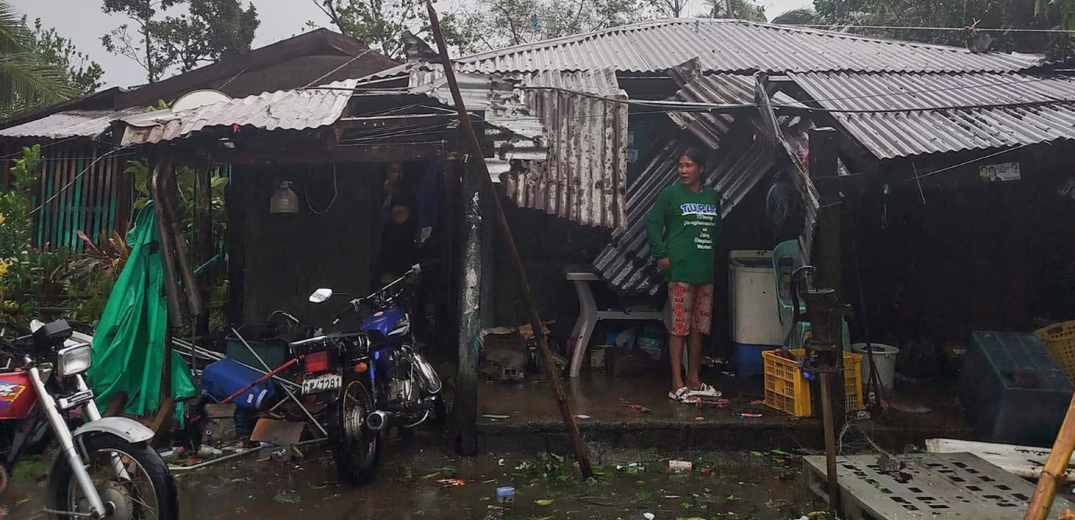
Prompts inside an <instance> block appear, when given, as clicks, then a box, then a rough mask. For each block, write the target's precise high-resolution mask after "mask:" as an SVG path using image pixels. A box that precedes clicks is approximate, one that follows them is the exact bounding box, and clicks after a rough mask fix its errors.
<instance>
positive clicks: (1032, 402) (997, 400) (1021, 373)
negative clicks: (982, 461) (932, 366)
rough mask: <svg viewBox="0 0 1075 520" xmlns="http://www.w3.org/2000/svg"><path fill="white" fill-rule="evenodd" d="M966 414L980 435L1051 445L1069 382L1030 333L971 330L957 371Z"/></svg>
mask: <svg viewBox="0 0 1075 520" xmlns="http://www.w3.org/2000/svg"><path fill="white" fill-rule="evenodd" d="M959 386H960V398H961V399H962V401H963V405H964V406H965V407H966V412H967V418H968V419H969V420H970V422H971V424H972V425H973V426H974V428H975V430H976V432H977V434H978V435H979V436H980V437H981V438H982V439H983V440H989V441H994V442H1003V443H1010V444H1023V445H1031V446H1052V443H1053V441H1054V440H1055V439H1056V433H1057V432H1058V431H1059V430H1060V424H1061V423H1062V422H1063V421H1064V414H1065V413H1066V412H1067V408H1068V404H1069V403H1070V402H1071V395H1072V386H1071V382H1070V381H1068V378H1067V376H1066V375H1064V372H1063V371H1062V370H1061V369H1060V366H1059V365H1058V364H1057V363H1056V362H1055V361H1054V360H1053V357H1052V355H1050V354H1049V350H1048V349H1047V348H1046V347H1045V344H1044V343H1043V342H1042V341H1041V339H1039V338H1038V337H1037V336H1035V335H1033V334H1020V333H1012V332H974V333H973V334H972V335H971V341H970V343H969V345H968V348H967V358H966V361H965V362H964V366H963V371H962V374H961V377H960V385H959Z"/></svg>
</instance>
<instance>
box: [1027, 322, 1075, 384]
mask: <svg viewBox="0 0 1075 520" xmlns="http://www.w3.org/2000/svg"><path fill="white" fill-rule="evenodd" d="M1034 334H1035V335H1037V336H1038V337H1039V338H1041V340H1042V341H1043V342H1044V343H1045V346H1046V347H1047V348H1048V349H1049V353H1050V354H1052V355H1053V360H1055V361H1056V364H1057V365H1060V370H1063V371H1064V374H1065V375H1067V376H1068V379H1070V380H1072V381H1075V321H1065V322H1063V323H1054V324H1053V325H1049V326H1048V327H1045V328H1044V329H1038V330H1037V331H1035V332H1034Z"/></svg>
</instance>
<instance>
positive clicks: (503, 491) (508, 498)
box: [496, 486, 515, 504]
mask: <svg viewBox="0 0 1075 520" xmlns="http://www.w3.org/2000/svg"><path fill="white" fill-rule="evenodd" d="M496 501H497V502H498V503H501V504H510V503H512V502H515V488H513V487H511V486H504V487H498V488H496Z"/></svg>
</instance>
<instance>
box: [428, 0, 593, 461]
mask: <svg viewBox="0 0 1075 520" xmlns="http://www.w3.org/2000/svg"><path fill="white" fill-rule="evenodd" d="M426 10H427V11H429V24H430V27H431V28H432V29H433V38H434V39H435V40H436V41H437V50H438V51H439V52H440V58H441V64H442V66H443V67H444V77H445V79H447V80H448V88H449V89H451V91H452V99H454V100H455V108H456V110H458V111H459V124H460V125H461V126H462V128H463V137H464V138H466V139H467V142H468V143H469V144H470V154H471V157H472V159H474V160H475V163H476V164H477V166H478V172H479V173H480V174H481V183H482V187H483V188H484V189H485V192H486V195H487V196H488V197H489V198H490V199H491V201H492V204H493V210H494V212H495V213H496V215H495V216H496V220H497V224H498V226H497V227H499V228H500V233H501V235H502V238H503V239H504V244H505V245H506V246H507V250H508V256H509V257H510V258H511V265H512V267H513V268H515V275H516V277H518V279H519V287H520V288H521V289H522V293H523V302H524V303H525V304H526V310H527V312H528V314H529V315H530V326H531V327H533V329H534V337H536V338H537V341H538V348H539V349H540V350H541V357H542V359H544V360H545V369H546V370H547V371H548V373H549V379H550V380H551V381H552V388H553V390H554V391H555V392H556V404H557V405H558V406H559V407H560V414H561V415H563V417H564V425H565V426H567V433H568V434H569V435H570V436H571V442H572V443H574V445H575V457H576V458H577V459H578V462H579V469H580V470H582V475H583V476H584V477H586V478H589V477H592V476H593V469H592V468H591V467H590V456H589V455H588V454H587V453H586V445H585V444H583V442H582V435H581V434H580V433H579V425H578V423H576V422H575V415H574V414H573V413H572V412H571V405H570V404H569V403H568V402H567V399H566V398H565V397H564V388H563V386H562V385H561V384H560V375H559V374H557V373H556V362H555V361H554V360H553V357H552V351H551V350H550V349H549V343H548V340H547V339H546V338H545V334H543V333H542V332H543V331H544V330H545V329H544V327H543V326H542V322H541V315H540V314H539V313H538V307H537V300H535V299H534V293H533V291H531V290H530V282H529V281H528V280H527V278H526V270H525V269H523V262H522V260H521V259H520V258H519V251H518V250H517V249H516V248H515V238H514V237H512V234H511V227H509V226H508V220H507V218H505V217H504V209H503V208H502V207H501V206H500V198H499V197H498V196H497V193H496V188H494V187H493V178H492V177H491V176H490V175H489V167H488V165H486V164H485V157H484V155H483V154H482V149H481V143H480V142H478V135H477V134H476V133H475V132H474V125H472V124H471V122H470V113H469V112H467V107H466V105H464V104H463V96H462V94H461V93H460V92H459V83H457V82H456V80H455V70H454V69H452V60H451V58H450V57H449V56H448V46H447V45H446V44H445V43H444V33H442V32H441V29H440V22H439V21H438V20H437V12H436V11H435V10H434V9H433V3H432V2H431V1H430V0H426Z"/></svg>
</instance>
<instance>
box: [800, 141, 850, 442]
mask: <svg viewBox="0 0 1075 520" xmlns="http://www.w3.org/2000/svg"><path fill="white" fill-rule="evenodd" d="M838 139H840V134H839V132H838V131H837V130H836V129H835V128H813V129H811V130H810V177H811V179H818V178H824V177H836V176H837V175H838V173H839V172H838V161H837V159H838V158H839V156H840V151H839V150H840V148H839V141H838ZM842 221H843V201H842V200H841V198H839V196H838V197H837V198H835V199H829V200H825V199H823V200H822V201H821V209H820V210H819V212H818V241H817V248H818V254H817V255H816V256H815V257H814V258H816V259H817V262H818V264H817V268H818V279H817V281H816V285H817V286H818V287H826V288H829V289H833V290H835V291H836V297H837V299H839V300H840V301H844V300H843V291H842V290H841V287H842V285H843V282H842V281H843V276H842V261H841V259H842V251H843V250H842V247H841V243H842V230H843V225H842V224H843V222H842ZM837 338H838V339H839V341H838V342H837V344H838V345H840V347H841V348H850V347H851V346H850V345H844V344H843V332H842V331H840V332H839V335H837ZM833 363H834V366H836V368H837V371H836V372H834V373H833V377H832V383H833V388H832V407H833V408H832V409H833V420H834V421H835V423H834V425H835V428H836V431H840V430H841V429H842V428H843V426H844V423H845V422H846V419H847V402H846V399H847V392H845V391H844V374H843V366H844V359H843V356H842V355H838V356H836V359H834V360H833Z"/></svg>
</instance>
